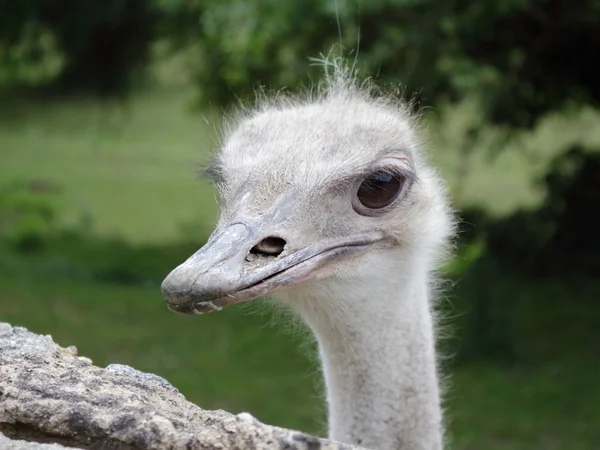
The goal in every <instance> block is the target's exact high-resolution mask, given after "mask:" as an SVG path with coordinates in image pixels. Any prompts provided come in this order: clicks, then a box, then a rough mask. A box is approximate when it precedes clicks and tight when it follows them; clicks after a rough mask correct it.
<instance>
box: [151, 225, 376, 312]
mask: <svg viewBox="0 0 600 450" xmlns="http://www.w3.org/2000/svg"><path fill="white" fill-rule="evenodd" d="M262 228H263V227H262V226H260V223H252V222H251V221H246V222H244V223H242V222H237V223H232V224H228V225H227V226H225V227H223V228H222V229H218V230H216V231H215V233H213V235H212V236H211V238H210V239H209V241H208V242H207V244H206V245H205V246H204V247H202V248H201V249H200V250H198V251H197V252H196V253H194V254H193V255H192V256H191V257H190V258H188V260H187V261H185V262H184V263H183V264H181V265H180V266H178V267H176V268H175V269H174V270H173V271H172V272H171V273H170V274H169V275H168V276H167V278H166V279H165V280H164V281H163V283H162V293H163V296H164V297H165V299H166V300H167V303H168V305H169V308H170V309H171V310H173V311H176V312H180V313H185V314H203V313H207V312H211V311H215V310H220V309H222V308H223V307H225V306H228V305H231V304H233V303H239V302H243V301H247V300H251V299H254V298H257V297H262V296H265V295H268V294H271V293H273V292H275V291H277V290H280V289H283V288H286V287H290V286H294V285H296V284H298V283H302V282H305V281H308V280H315V279H318V278H319V277H321V271H318V270H317V269H319V268H320V267H322V266H323V265H325V264H328V263H329V262H331V261H333V260H339V259H346V258H347V257H350V256H353V255H357V254H360V253H363V252H365V251H366V250H368V249H369V248H371V246H372V245H373V244H374V243H375V242H377V241H380V240H381V236H380V235H379V233H373V234H371V235H359V236H352V237H349V238H333V239H323V240H319V241H318V242H316V243H314V244H312V245H310V246H308V247H304V248H300V249H298V250H295V251H293V250H291V245H290V244H291V243H290V242H289V241H287V244H286V246H285V248H284V250H283V252H282V253H281V254H279V255H278V256H276V257H274V256H267V255H264V254H260V253H258V255H257V257H256V258H255V259H253V260H251V261H250V258H247V256H248V254H249V253H250V250H251V249H252V248H253V247H254V246H255V245H256V244H258V243H259V242H261V241H262V240H263V239H265V238H267V237H270V236H273V233H269V234H267V233H265V232H264V231H261V229H262Z"/></svg>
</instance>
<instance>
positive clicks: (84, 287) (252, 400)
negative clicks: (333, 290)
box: [0, 89, 600, 450]
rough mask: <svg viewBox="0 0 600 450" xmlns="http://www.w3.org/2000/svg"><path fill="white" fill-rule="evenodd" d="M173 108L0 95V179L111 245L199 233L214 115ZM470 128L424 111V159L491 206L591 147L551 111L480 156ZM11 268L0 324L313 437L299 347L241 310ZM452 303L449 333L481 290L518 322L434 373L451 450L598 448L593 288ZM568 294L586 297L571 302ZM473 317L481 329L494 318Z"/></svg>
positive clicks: (317, 414)
mask: <svg viewBox="0 0 600 450" xmlns="http://www.w3.org/2000/svg"><path fill="white" fill-rule="evenodd" d="M190 98H191V95H190V93H189V91H187V90H186V89H182V90H180V91H174V90H166V91H157V92H154V93H152V94H148V93H146V94H144V95H140V96H138V97H135V98H134V99H133V101H132V102H131V103H130V104H129V105H128V106H127V107H126V108H125V109H123V108H122V107H116V106H115V105H109V104H104V105H102V104H98V103H96V102H91V101H88V100H83V99H81V100H65V101H60V102H56V101H52V102H43V101H35V102H29V103H28V102H24V101H22V100H20V101H16V100H11V101H6V102H4V103H3V104H2V107H1V108H0V179H1V180H3V182H4V181H10V180H15V179H26V180H32V179H33V180H40V181H45V182H50V183H54V184H56V186H58V188H59V189H60V195H59V196H60V198H61V201H62V205H61V209H60V215H59V221H60V225H61V226H70V225H74V224H78V223H80V222H81V223H83V224H84V226H85V227H88V228H89V229H88V230H87V232H88V233H89V234H90V235H91V236H101V237H118V238H122V239H124V240H125V242H126V243H128V244H129V245H141V244H153V245H160V244H165V243H168V242H175V241H179V240H181V238H182V236H184V237H185V238H186V239H187V240H194V239H200V238H203V237H205V236H206V233H207V231H210V229H211V228H212V224H213V223H214V219H215V214H216V202H215V200H214V194H213V192H212V189H211V188H210V187H209V186H207V185H205V184H202V183H199V182H198V181H197V175H196V172H197V163H198V162H199V161H203V160H206V158H207V155H208V150H209V149H210V148H211V147H214V146H215V145H216V144H215V142H214V141H213V136H215V135H216V133H215V132H214V128H215V125H214V124H215V123H218V121H219V115H218V114H214V113H206V116H207V117H206V120H205V118H204V117H203V116H202V115H201V114H198V113H193V114H192V113H190V111H189V108H188V107H187V103H186V102H187V101H188V100H189V99H190ZM465 108H466V107H465ZM472 118H473V113H472V112H469V111H468V108H466V109H465V110H460V109H459V110H456V111H451V112H450V113H443V114H442V115H441V118H440V119H441V120H440V122H436V121H435V120H433V119H434V118H432V121H431V123H432V142H431V146H432V147H433V148H436V149H438V150H437V151H436V152H434V154H433V159H434V161H435V162H436V164H438V165H440V166H441V171H442V173H443V174H444V176H445V177H446V178H447V179H448V180H449V182H450V185H451V186H452V190H453V192H454V194H455V196H457V197H459V198H458V199H457V203H459V204H460V205H473V204H483V205H485V206H486V208H487V209H488V210H490V211H491V212H492V213H495V214H503V213H506V212H508V211H511V210H514V209H515V208H517V207H519V206H526V205H531V204H535V202H537V201H539V198H540V192H539V191H537V190H536V187H535V186H534V185H533V184H532V183H531V178H532V177H535V176H537V175H539V174H541V173H542V172H543V168H544V167H545V165H546V164H547V163H548V161H549V159H550V158H551V157H552V155H554V154H555V153H556V152H557V150H558V148H559V146H560V145H563V144H570V143H574V142H580V141H583V142H584V143H588V144H595V143H600V126H599V124H600V118H599V117H598V114H597V113H593V112H591V111H583V112H580V113H578V114H574V115H572V116H560V117H559V116H556V117H551V118H549V119H547V120H546V121H545V122H544V123H542V125H541V126H540V127H539V129H537V130H535V131H534V132H533V133H530V134H528V135H523V136H515V137H514V138H513V139H511V140H510V141H509V144H508V148H507V150H506V151H504V152H503V153H501V156H499V157H498V158H497V159H495V160H494V162H493V163H492V164H489V163H488V161H487V160H486V159H487V157H486V156H485V153H484V152H477V153H474V154H473V156H471V157H469V158H466V159H465V158H462V157H461V154H462V153H461V150H462V149H463V148H465V146H466V145H467V144H466V140H465V138H464V135H465V130H466V128H467V126H468V125H469V121H470V120H471V119H472ZM207 122H208V123H207ZM494 133H496V132H495V131H493V130H489V131H486V132H485V133H484V134H483V135H482V137H481V139H480V141H478V143H477V145H479V146H481V147H482V148H486V147H489V146H490V145H491V144H490V143H491V141H492V140H493V137H494ZM465 163H466V167H468V168H469V169H468V170H467V171H466V172H465V173H463V172H462V170H463V166H465ZM82 219H85V220H82ZM186 224H187V225H186ZM1 250H2V248H0V251H1ZM71 250H72V249H71ZM82 254H83V255H85V250H84V249H82ZM94 254H95V255H97V253H94V252H91V253H90V255H94ZM140 255H142V256H140V258H143V255H157V256H151V257H153V258H158V257H159V256H158V255H159V253H148V254H147V253H143V252H142V253H140ZM104 256H106V255H104ZM125 263H127V264H136V261H135V259H131V260H129V259H126V260H125ZM145 263H147V261H141V260H140V261H139V264H140V266H145ZM48 264H54V262H49V263H48ZM19 267H20V268H19V269H18V270H17V269H14V270H13V271H12V272H11V273H10V275H9V274H8V273H0V299H2V300H1V301H0V320H5V321H9V322H11V323H13V324H15V325H23V326H26V327H28V328H30V329H31V330H32V331H35V332H37V333H43V334H51V335H52V336H53V337H54V338H55V340H56V341H57V342H59V343H60V344H61V345H63V346H67V345H71V344H75V345H76V346H77V347H78V348H79V350H80V353H81V354H83V355H86V356H90V357H92V359H93V360H94V362H95V363H96V364H98V365H100V366H104V365H107V364H109V363H124V364H129V365H132V366H134V367H136V368H138V369H140V370H143V371H148V372H153V373H157V374H160V375H162V376H164V377H165V378H167V379H168V380H169V381H170V382H171V383H172V384H174V385H175V386H176V387H178V388H179V389H180V390H181V391H182V392H183V393H184V394H185V395H186V396H187V397H188V398H189V399H190V400H191V401H193V402H195V403H197V404H199V405H200V406H202V407H204V408H211V409H212V408H223V409H226V410H229V411H231V412H234V413H235V412H240V411H249V412H251V413H252V414H254V415H255V416H257V417H258V418H259V419H260V420H262V421H264V422H267V423H272V424H275V425H280V426H285V427H292V428H297V429H301V430H305V431H309V432H314V433H318V434H324V428H325V427H324V423H325V414H324V409H323V402H322V390H321V388H320V376H319V371H318V370H319V369H318V364H317V362H316V360H315V359H314V356H313V355H314V351H313V347H312V344H311V343H310V339H308V338H307V336H306V335H305V334H302V333H292V334H289V333H283V332H282V331H279V329H280V327H279V326H278V327H271V326H269V325H268V324H269V323H270V318H269V316H264V315H260V314H251V312H254V311H256V309H257V308H256V306H254V307H252V306H251V307H235V308H231V309H228V310H226V311H223V312H220V313H218V314H211V315H210V316H207V317H202V318H186V317H181V316H177V315H174V314H171V313H169V312H168V311H167V310H166V308H165V306H164V303H163V301H162V299H161V298H160V295H159V290H158V285H157V284H156V282H155V281H152V282H149V283H148V284H147V285H117V284H110V283H102V282H99V281H93V280H90V281H87V282H84V281H75V280H69V279H68V278H67V277H66V276H62V275H60V274H58V275H57V273H58V272H57V273H54V275H52V276H50V272H45V269H43V267H45V266H44V264H42V263H41V262H39V261H38V262H37V263H36V264H35V265H33V264H30V265H29V266H28V265H27V264H25V265H23V266H22V267H21V266H19ZM42 269H43V270H42ZM101 269H102V267H101ZM153 270H154V269H153ZM473 280H475V281H478V282H474V281H473ZM515 292H518V293H519V295H518V296H517V295H515ZM454 295H455V296H456V297H457V298H458V300H457V301H455V304H456V305H457V306H456V309H455V310H454V311H452V312H451V313H450V315H451V316H453V318H454V320H453V322H454V323H455V324H459V323H460V324H461V327H463V328H464V329H465V330H469V326H470V320H471V317H472V314H470V310H469V305H472V304H474V303H473V302H474V300H472V299H474V298H477V297H478V296H479V297H481V298H486V299H487V298H492V299H493V305H495V307H497V308H499V309H502V310H503V311H504V310H508V309H509V308H511V309H510V311H512V314H514V317H516V318H518V320H517V321H515V322H514V323H511V325H512V326H513V328H511V329H507V331H506V333H505V335H503V336H500V338H498V336H486V339H488V338H489V339H491V340H493V339H500V340H502V339H504V340H509V341H510V342H512V343H513V344H514V345H515V347H516V349H515V350H516V351H515V355H516V359H515V360H513V361H512V362H510V361H505V362H502V363H501V362H498V361H494V360H493V359H492V358H481V356H482V355H479V356H480V358H479V359H478V360H475V362H469V363H462V364H457V365H455V366H452V367H450V368H449V369H448V371H449V372H450V374H451V386H450V388H449V390H448V395H447V398H448V404H447V410H448V417H449V419H450V433H451V435H452V441H453V442H454V447H453V448H458V449H492V450H493V449H539V448H544V449H562V448H568V449H575V450H578V449H596V448H600V423H599V421H600V414H598V413H597V411H598V410H597V405H598V404H600V389H598V387H597V385H598V383H597V380H598V379H600V373H599V369H598V367H600V364H598V358H597V356H595V355H596V352H597V348H598V345H600V342H598V338H597V336H598V334H597V331H595V330H597V329H598V326H599V324H598V319H597V318H598V317H600V311H598V307H597V305H596V303H597V301H596V300H597V298H598V296H599V295H600V292H598V286H596V285H593V286H579V287H578V288H574V287H573V286H570V285H564V284H560V283H554V284H553V283H550V282H549V283H542V284H539V283H534V282H531V281H529V280H518V279H516V278H515V279H512V278H511V279H495V280H494V282H491V281H490V280H489V279H488V278H485V277H481V278H478V274H477V273H475V272H473V273H472V276H471V278H469V279H466V280H464V281H461V282H460V283H459V284H458V286H457V288H456V290H455V294H454ZM578 296H583V297H585V298H588V299H589V302H588V304H586V303H585V302H584V301H578V302H577V303H574V302H573V299H574V298H577V297H578ZM580 300H581V299H580ZM461 301H462V302H463V303H462V304H461ZM505 303H506V305H505ZM490 314H491V316H490V318H489V320H491V321H492V322H493V323H495V324H496V328H498V326H497V324H498V323H499V322H498V321H502V320H505V318H503V317H496V316H494V311H492V312H491V313H490ZM279 325H280V324H279ZM532 355H535V356H536V357H535V358H534V357H532ZM483 356H491V355H483Z"/></svg>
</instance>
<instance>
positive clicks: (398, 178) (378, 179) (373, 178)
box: [356, 170, 406, 209]
mask: <svg viewBox="0 0 600 450" xmlns="http://www.w3.org/2000/svg"><path fill="white" fill-rule="evenodd" d="M405 181H406V180H405V178H404V177H403V176H402V175H400V174H397V173H393V172H388V171H385V170H379V171H377V172H374V173H372V174H371V175H369V176H368V177H367V178H366V179H365V180H364V181H363V182H362V184H361V185H360V187H359V188H358V192H357V194H356V195H357V197H358V201H359V202H360V204H361V205H362V206H364V207H365V208H369V209H381V208H385V207H386V206H388V205H390V204H391V203H392V202H393V201H394V200H396V199H397V198H398V196H399V195H400V193H401V192H402V188H403V187H404V184H405Z"/></svg>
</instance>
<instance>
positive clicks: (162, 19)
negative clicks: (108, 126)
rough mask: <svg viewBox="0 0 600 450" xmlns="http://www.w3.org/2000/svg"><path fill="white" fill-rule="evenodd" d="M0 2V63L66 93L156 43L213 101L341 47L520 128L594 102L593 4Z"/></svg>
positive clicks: (131, 68) (139, 60)
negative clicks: (186, 65)
mask: <svg viewBox="0 0 600 450" xmlns="http://www.w3.org/2000/svg"><path fill="white" fill-rule="evenodd" d="M0 10H2V12H3V13H2V14H0V63H1V64H0V66H2V67H3V69H2V70H3V71H5V72H6V71H7V70H8V71H11V72H12V73H13V74H14V75H15V76H17V75H18V74H21V76H25V75H23V73H24V71H23V70H20V69H22V67H23V66H24V65H25V66H27V64H29V65H31V64H32V63H36V62H40V61H42V60H44V61H46V63H47V64H46V66H50V68H46V70H45V71H42V72H43V73H45V74H46V75H47V76H48V77H52V76H54V77H55V81H57V82H59V83H62V86H63V87H67V88H69V89H73V88H79V87H81V85H83V86H86V87H93V88H94V89H96V90H99V91H100V92H103V93H111V92H112V93H114V92H122V91H123V90H125V89H127V88H130V87H131V84H130V81H131V77H132V75H134V74H136V73H139V71H140V69H141V68H143V67H144V66H145V63H146V62H147V61H148V55H149V47H150V45H151V43H152V42H154V40H155V39H156V38H158V37H160V38H161V39H163V40H168V41H170V42H171V44H172V49H173V51H179V50H181V48H183V47H186V48H188V47H189V48H193V49H194V52H196V57H195V60H194V72H195V73H194V78H195V80H196V82H197V84H198V86H199V87H200V90H201V94H202V96H203V99H204V100H205V101H210V102H214V103H217V104H221V105H223V104H227V103H229V102H231V101H232V100H234V99H235V98H236V97H242V98H246V97H248V96H251V95H252V94H253V90H254V88H256V87H257V86H259V85H264V86H267V87H270V88H273V89H280V88H282V87H292V88H293V87H297V86H298V85H300V84H302V83H303V81H304V80H306V78H307V73H308V74H312V75H313V77H314V78H318V77H319V70H320V69H318V68H316V67H312V66H311V64H312V63H311V61H310V60H309V57H316V56H318V55H319V53H325V54H327V53H328V52H329V51H330V49H331V48H332V46H334V45H336V44H338V51H339V52H341V53H346V54H347V57H348V58H349V59H353V58H355V57H356V62H357V67H358V68H360V70H361V71H362V73H364V74H377V77H378V78H379V79H380V81H382V82H390V83H393V84H395V85H397V84H398V83H399V82H401V83H402V89H403V90H404V91H405V92H406V93H407V95H414V94H416V95H417V97H418V98H420V99H421V100H422V103H423V104H432V103H435V102H437V101H439V100H451V101H457V100H461V99H464V98H466V97H476V98H478V99H479V102H480V106H481V108H482V111H483V113H484V116H485V117H486V118H488V119H489V120H491V121H492V122H495V123H500V124H506V125H510V126H526V127H529V126H531V125H533V124H534V123H535V121H536V119H538V118H539V117H541V116H542V115H543V114H544V113H546V112H548V111H551V110H554V109H559V108H562V107H564V106H567V105H569V104H571V103H592V104H598V102H599V101H600V78H599V77H597V76H596V69H595V59H596V56H597V55H598V54H600V27H598V26H597V25H598V19H597V18H598V17H599V15H600V1H598V0H580V1H577V2H565V1H562V0H535V1H524V0H510V1H505V0H491V1H488V2H484V3H481V2H466V1H463V0H454V1H449V2H440V1H437V0H373V1H368V2H367V1H362V0H345V1H342V0H337V1H336V0H302V1H295V2H280V1H276V0H253V1H252V2H245V1H239V0H218V1H217V0H125V1H122V0H109V1H97V0H65V1H60V2H59V1H56V0H28V1H23V2H10V1H9V0H0ZM343 49H349V50H343ZM359 52H360V55H358V53H359ZM49 54H53V55H54V58H50V57H49ZM41 66H44V65H43V64H42V65H41ZM44 67H45V66H44ZM38 72H39V71H38ZM25 73H27V71H25ZM3 77H4V78H6V77H7V75H6V74H4V75H3ZM34 78H35V77H34ZM38 78H39V77H38ZM42 78H43V77H42Z"/></svg>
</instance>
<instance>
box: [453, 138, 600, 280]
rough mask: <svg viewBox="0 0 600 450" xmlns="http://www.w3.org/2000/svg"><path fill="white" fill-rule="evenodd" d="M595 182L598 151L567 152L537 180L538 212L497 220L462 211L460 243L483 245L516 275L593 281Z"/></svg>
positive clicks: (596, 264)
mask: <svg viewBox="0 0 600 450" xmlns="http://www.w3.org/2000/svg"><path fill="white" fill-rule="evenodd" d="M599 181H600V152H598V151H595V152H594V151H590V150H587V149H584V148H582V147H578V146H577V147H573V148H571V149H569V150H568V151H566V152H565V153H563V154H560V155H559V156H557V157H556V158H555V159H554V161H553V162H552V164H551V165H550V169H549V170H548V172H547V174H546V175H545V176H544V178H543V180H541V184H542V185H543V187H544V189H545V191H546V196H545V199H544V203H543V204H542V205H541V206H540V207H539V208H537V209H532V210H522V209H521V210H518V211H516V212H514V213H513V214H511V215H509V216H507V217H503V218H500V219H491V218H489V217H488V216H487V214H486V213H485V212H484V211H481V210H468V211H466V212H465V213H464V221H465V223H466V224H468V225H467V226H466V227H465V228H466V229H467V231H466V233H465V234H464V235H463V240H464V241H465V242H470V241H474V242H479V241H482V240H483V241H485V242H486V246H487V248H486V252H488V253H490V254H492V255H494V257H495V258H497V259H498V261H499V262H500V263H501V264H502V265H503V266H504V268H505V269H509V270H511V271H513V272H517V273H520V274H521V275H528V276H541V277H563V278H564V277H576V278H580V279H581V278H590V279H592V278H598V277H600V259H599V258H598V255H600V240H598V239H596V238H595V234H596V233H597V231H598V230H600V182H599ZM471 225H474V226H471Z"/></svg>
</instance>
